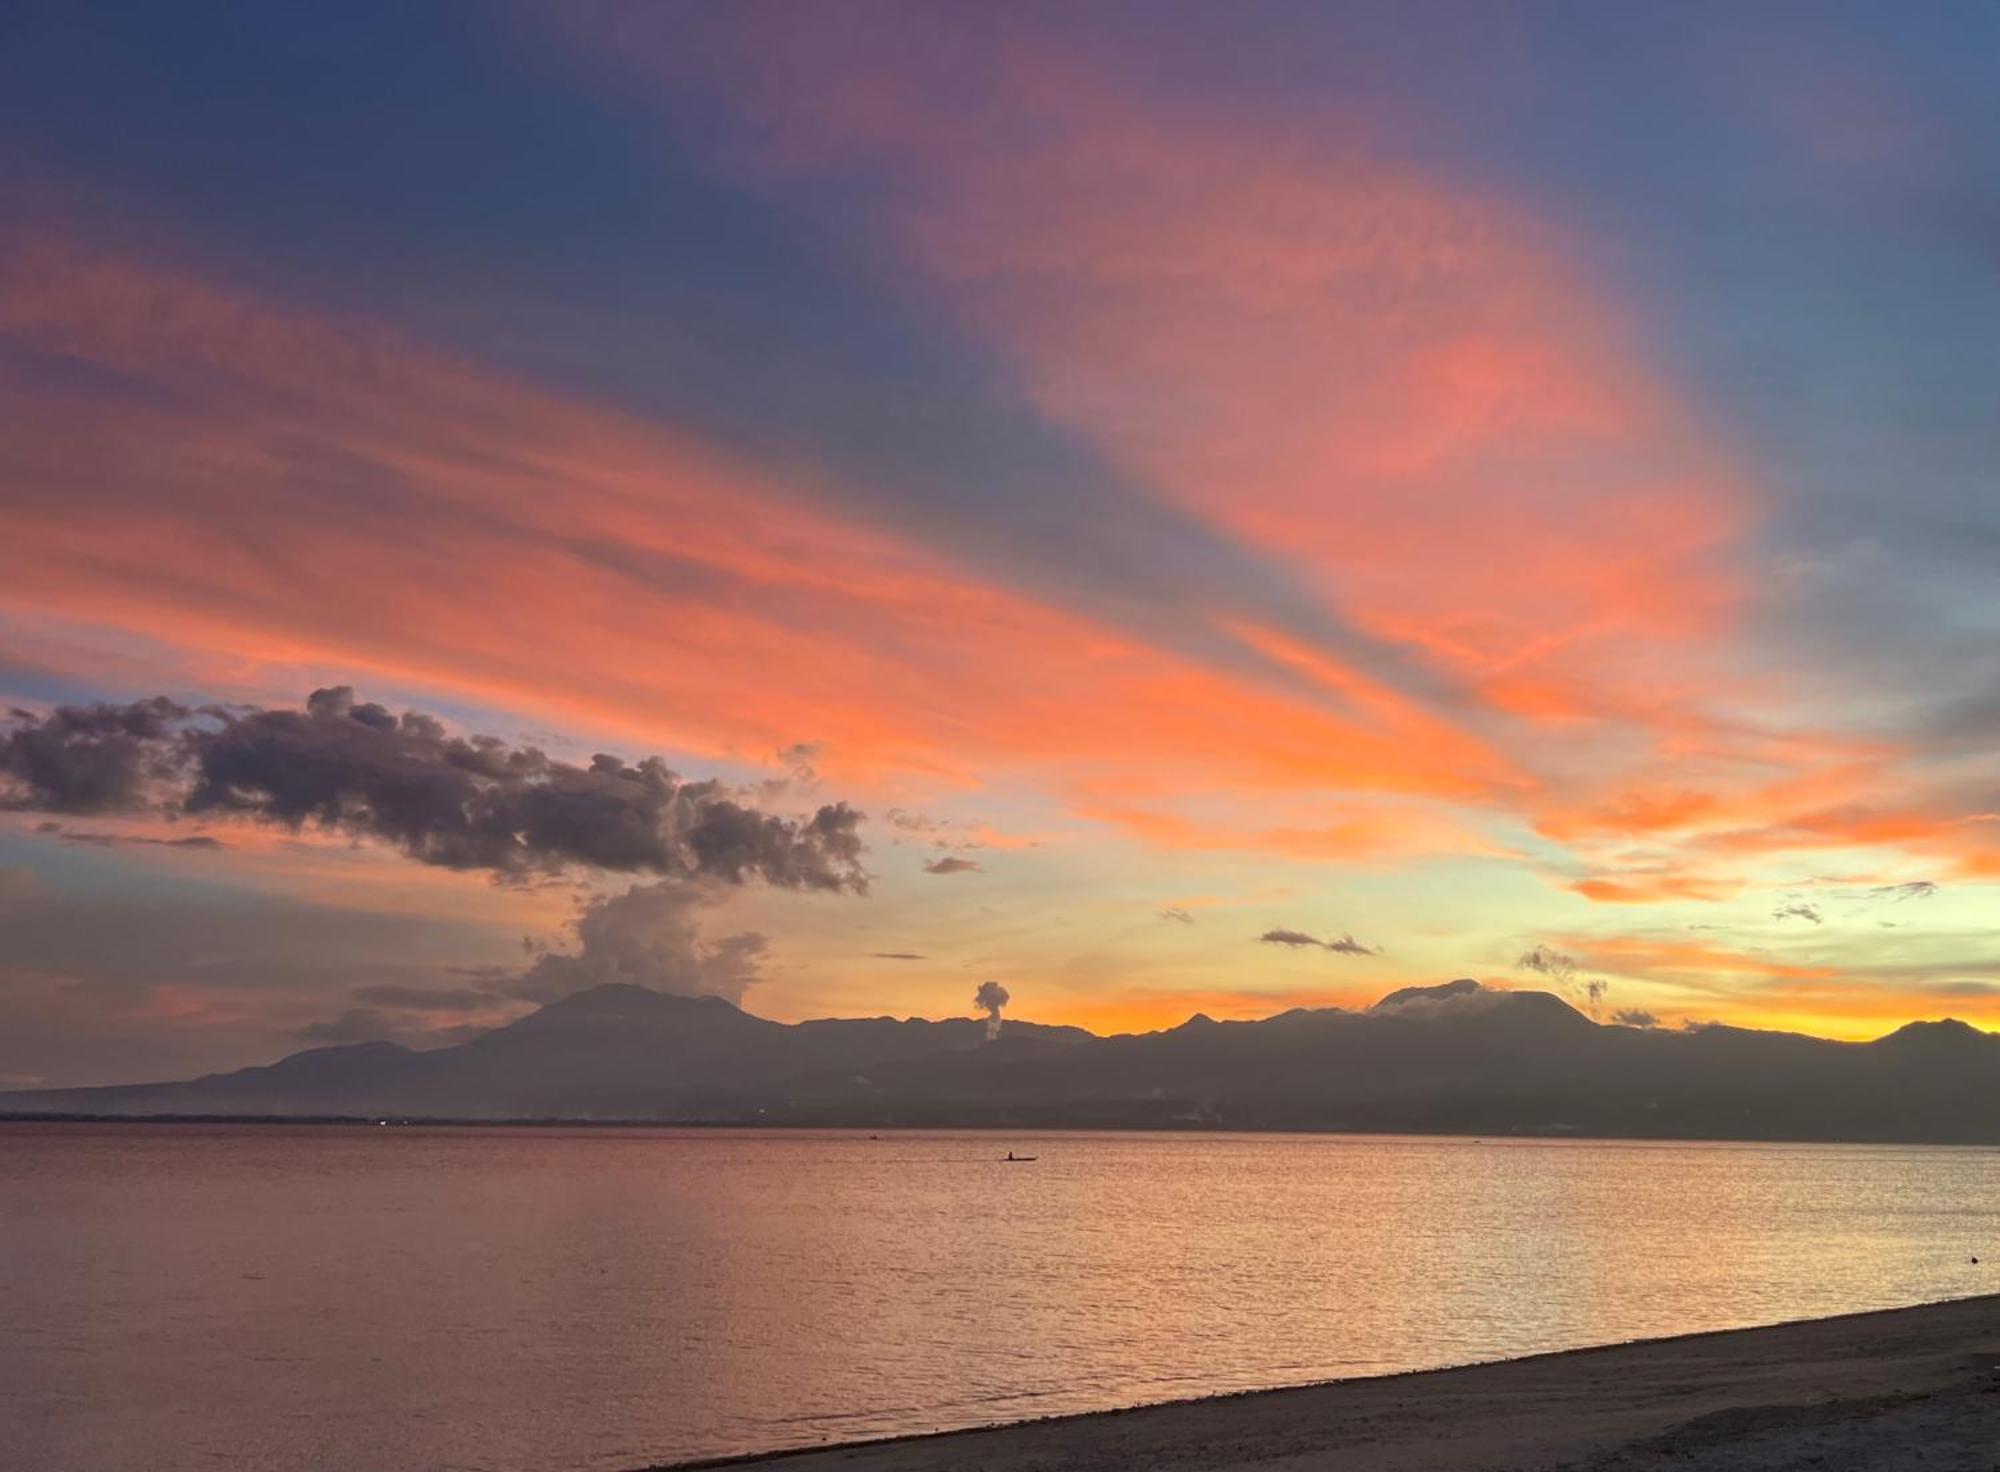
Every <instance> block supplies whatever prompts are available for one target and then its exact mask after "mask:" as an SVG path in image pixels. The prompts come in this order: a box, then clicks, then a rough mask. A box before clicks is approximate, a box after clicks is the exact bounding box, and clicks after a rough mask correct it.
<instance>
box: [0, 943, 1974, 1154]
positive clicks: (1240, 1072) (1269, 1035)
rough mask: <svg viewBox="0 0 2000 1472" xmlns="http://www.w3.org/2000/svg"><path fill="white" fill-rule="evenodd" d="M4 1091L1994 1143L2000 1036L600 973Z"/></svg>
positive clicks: (1464, 987)
mask: <svg viewBox="0 0 2000 1472" xmlns="http://www.w3.org/2000/svg"><path fill="white" fill-rule="evenodd" d="M0 1112H5V1113H12V1114H36V1113H41V1114H47V1113H78V1114H102V1115H156V1114H199V1115H349V1116H363V1115H365V1116H386V1115H394V1116H399V1117H422V1118H458V1119H496V1118H505V1119H529V1118H566V1119H661V1120H682V1121H736V1122H759V1123H790V1124H802V1125H803V1124H829V1125H831V1124H844V1125H858V1126H880V1125H995V1126H1000V1125H1006V1126H1016V1127H1018V1126H1036V1125H1042V1126H1072V1125H1097V1126H1119V1125H1129V1126H1144V1127H1169V1126H1182V1127H1187V1126H1203V1127H1212V1128H1230V1129H1315V1130H1360V1131H1444V1132H1454V1133H1472V1134H1578V1135H1624V1136H1649V1137H1674V1136H1682V1137H1694V1138H1725V1139H1759V1138H1763V1139H1838V1140H1864V1141H1866V1140H1875V1141H1889V1140H1905V1141H1936V1142H1963V1143H1974V1142H1978V1143H2000V1035H1995V1034H1991V1033H1985V1032H1981V1031H1979V1030H1977V1029H1976V1028H1972V1027H1968V1026H1967V1025H1966V1024H1964V1023H1962V1022H1956V1021H1944V1022H1919V1023H1911V1024H1910V1025H1909V1026H1907V1027H1903V1028H1900V1029H1898V1030H1897V1031H1896V1032H1894V1033H1891V1034H1890V1035H1889V1036H1887V1037H1884V1038H1881V1039H1878V1040H1877V1041H1875V1042H1872V1043H1837V1042H1829V1041H1827V1040H1825V1039H1822V1038H1810V1037H1803V1036H1800V1035H1798V1034H1794V1033H1773V1032H1757V1031H1752V1030H1748V1029H1743V1028H1733V1027H1720V1026H1713V1027H1701V1028H1696V1029H1692V1030H1686V1031H1654V1030H1640V1029H1636V1028H1630V1027H1620V1026H1601V1025H1599V1024H1597V1023H1595V1022H1592V1021H1591V1020H1590V1019H1589V1018H1588V1017H1585V1016H1584V1015H1583V1014H1582V1013H1580V1012H1578V1011H1577V1010H1576V1009H1575V1008H1573V1007H1571V1006H1569V1005H1568V1004H1567V1003H1565V1002H1563V1001H1562V1000H1561V999H1560V998H1557V997H1554V996H1551V995H1550V994H1548V993H1546V992H1535V991H1498V990H1494V989H1492V988H1489V987H1484V986H1481V985H1480V984H1479V983H1477V982H1475V981H1470V980H1459V981H1453V982H1448V983H1445V984H1444V985H1441V986H1430V987H1406V988H1404V989H1402V990H1400V991H1396V992H1392V993H1390V994H1389V995H1388V996H1386V997H1384V998H1383V999H1382V1000H1381V1001H1380V1002H1378V1003H1376V1005H1375V1006H1373V1007H1371V1008H1369V1009H1368V1010H1367V1011H1363V1012H1351V1011H1346V1010H1343V1009H1340V1008H1318V1009H1307V1008H1295V1009H1293V1010H1291V1011H1288V1012H1281V1013H1279V1014H1278V1015H1276V1016H1274V1017H1269V1018H1265V1019H1263V1020H1262V1021H1258V1022H1217V1021H1214V1020H1213V1019H1211V1018H1208V1017H1206V1016H1202V1015H1200V1014H1197V1015H1195V1016H1193V1017H1190V1018H1189V1019H1188V1020H1187V1021H1186V1022H1184V1023H1182V1024H1181V1025H1180V1026H1178V1027H1175V1028H1172V1029H1169V1030H1167V1031H1164V1032H1155V1033H1143V1034H1123V1035H1120V1036H1116V1037H1097V1036H1095V1035H1093V1034H1091V1033H1088V1032H1085V1031H1083V1030H1082V1029H1080V1028H1073V1027H1043V1026H1039V1025H1037V1024H1034V1023H1028V1022H1013V1021H1010V1022H1008V1023H1007V1024H1006V1026H1005V1028H1004V1030H1003V1031H1002V1033H1001V1035H1000V1036H999V1037H998V1038H997V1039H994V1040H993V1041H990V1042H989V1041H988V1040H987V1038H986V1028H985V1023H984V1022H983V1021H979V1020H974V1019H971V1018H962V1019H950V1020H946V1021H942V1022H930V1021H925V1020H923V1019H920V1018H909V1019H904V1020H897V1019H895V1018H889V1017H872V1018H827V1019H822V1020H818V1021H812V1022H801V1023H778V1022H771V1021H768V1020H766V1019H764V1018H760V1017H755V1016H752V1015H751V1014H749V1013H747V1012H744V1011H742V1010H740V1009H738V1008H736V1007H734V1006H731V1005H730V1004H729V1003H727V1002H725V1001H722V1000H720V999H719V998H715V997H681V996H670V995H666V994H664V993H660V992H654V991H650V990H647V989H646V988H644V987H637V986H601V987H596V988H593V989H591V990H589V991H584V992H579V993H577V994H576V995H574V996H571V997H567V998H564V999H563V1000H562V1001H559V1002H553V1003H551V1004H549V1005H548V1006H546V1007H543V1008H542V1009H541V1010H539V1011H537V1012H534V1013H532V1014H530V1015H529V1016H527V1017H524V1018H522V1019H520V1020H519V1021H518V1022H515V1023H513V1024H511V1025H509V1026H507V1027H503V1028H499V1029H496V1030H495V1031H493V1032H490V1033H487V1034H485V1035H483V1036H481V1037H477V1038H474V1039H472V1040H471V1041H469V1042H465V1043H461V1044H459V1045H457V1046H455V1047H450V1048H441V1049H438V1050H436V1051H435V1052H412V1051H410V1050H409V1049H406V1048H401V1047H398V1046H396V1045H394V1044H391V1043H363V1044H359V1045H355V1046H352V1047H341V1048H317V1049H313V1050H312V1051H309V1052H304V1053H297V1054H294V1055H293V1056H291V1057H289V1058H286V1059H284V1060H282V1061H281V1062H278V1063H275V1064H272V1065H271V1066H269V1067H266V1068H246V1069H243V1070H241V1071H239V1072H236V1073H228V1074H215V1075H211V1076H209V1077H206V1078H200V1079H194V1080H191V1081H189V1082H186V1083H169V1084H145V1085H132V1086H128V1087H120V1088H108V1089H70V1090H59V1091H42V1092H35V1093H13V1094H0Z"/></svg>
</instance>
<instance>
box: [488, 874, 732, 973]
mask: <svg viewBox="0 0 2000 1472" xmlns="http://www.w3.org/2000/svg"><path fill="white" fill-rule="evenodd" d="M713 898H714V895H713V893H712V891H711V890H710V889H708V888H705V887H703V886H699V885H687V884H676V883H674V882H672V881H671V880H661V881H659V882H658V883H654V884H635V885H633V886H632V887H631V888H630V889H628V890H626V891H625V892H624V893H623V894H616V895H608V896H605V897H603V898H600V899H596V900H593V901H591V902H590V904H589V905H587V906H585V908H584V911H583V914H582V915H581V916H579V917H578V919H577V922H576V937H577V949H576V950H575V951H573V952H557V951H549V952H544V953H543V954H542V955H540V956H538V957H537V958H536V959H535V961H534V963H533V964H532V965H530V966H529V967H528V968H527V969H526V970H524V971H520V972H515V973H511V974H499V975H493V974H487V975H486V976H484V977H483V978H482V979H483V980H486V981H487V982H488V983H489V984H491V985H493V986H495V987H496V988H497V989H498V990H501V991H503V992H505V993H506V994H507V995H508V996H512V997H519V998H522V999H524V1000H527V1001H533V1002H551V1001H554V1000H555V999H556V998H558V997H566V996H568V995H569V994H570V993H572V992H578V991H582V990H584V989H585V988H586V987H593V986H602V985H605V984H606V983H609V982H628V983H631V984H633V985H636V986H644V987H651V988H652V989H653V990H654V991H661V992H672V993H675V994H677V995H680V996H689V997H694V996H712V997H721V998H723V999H725V1000H726V1001H730V1002H740V1001H742V999H743V993H744V992H745V991H746V990H747V989H748V988H749V987H750V986H751V984H752V983H754V982H756V981H757V980H758V977H759V969H760V967H761V964H762V962H763V958H764V953H765V951H766V950H767V949H768V948H769V942H768V941H767V940H766V939H765V938H764V937H763V936H762V935H759V934H757V933H756V932H755V931H744V932H742V933H740V934H737V935H731V936H725V937H723V938H722V939H721V940H718V941H714V942H709V941H706V940H704V939H703V937H702V933H701V926H700V923H699V919H698V916H699V912H700V911H701V910H702V909H703V908H704V907H705V906H706V905H708V904H709V903H710V902H711V901H712V900H713Z"/></svg>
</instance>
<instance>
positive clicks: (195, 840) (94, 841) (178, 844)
mask: <svg viewBox="0 0 2000 1472" xmlns="http://www.w3.org/2000/svg"><path fill="white" fill-rule="evenodd" d="M35 831H36V832H37V833H46V834H48V835H49V836H50V837H51V838H60V839H61V840H62V841H63V842H64V843H81V844H86V845H88V846H90V847H92V848H127V847H134V846H136V847H141V848H146V847H150V848H180V849H196V850H200V851H203V852H207V853H213V852H215V851H216V850H218V849H224V848H227V847H228V846H229V845H228V844H226V843H224V842H223V841H222V840H221V839H219V838H214V837H211V836H210V835H208V834H206V833H194V834H190V835H188V836H187V837H186V838H154V837H152V836H150V835H148V834H144V833H100V832H96V831H94V830H91V829H85V828H65V827H64V826H63V825H62V824H60V823H37V824H36V825H35Z"/></svg>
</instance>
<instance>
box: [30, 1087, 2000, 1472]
mask: <svg viewBox="0 0 2000 1472" xmlns="http://www.w3.org/2000/svg"><path fill="white" fill-rule="evenodd" d="M1009 1147H1017V1148H1019V1149H1020V1150H1021V1151H1022V1153H1024V1154H1035V1155H1037V1156H1039V1159H1038V1160H1037V1161H1036V1162H1035V1163H1033V1164H1032V1165H1008V1164H1005V1163H1003V1162H1002V1161H1001V1160H1000V1158H999V1157H1000V1155H1001V1154H1002V1153H1004V1151H1005V1150H1006V1149H1007V1148H1009ZM1997 1163H2000V1153H1996V1152H1993V1151H1982V1150H1950V1149H1921V1148H1916V1149H1905V1148H1890V1147H1867V1148H1845V1147H1837V1146H1757V1145H1675V1144H1655V1143H1635V1144H1603V1143H1592V1142H1576V1141H1562V1142H1535V1141H1491V1142H1474V1141H1468V1140H1429V1139H1424V1140H1410V1139H1383V1138H1329V1137H1310V1136H1281V1137H1280V1136H1200V1137H1190V1136H1174V1135H1138V1136H1132V1135H1125V1136H1117V1135H1108V1136H1107V1135H1099V1136H1084V1135H1055V1136H1046V1137H1040V1138H1037V1139H1033V1140H1028V1139H1008V1140H997V1141H996V1140H995V1139H994V1138H992V1137H989V1136H978V1135H949V1134H890V1135H884V1136H883V1137H882V1138H880V1139H870V1138H869V1137H867V1136H866V1135H803V1136H802V1135H791V1136H785V1135H774V1134H754V1133H737V1132H717V1131H710V1132H701V1131H696V1132H673V1131H552V1130H514V1131H509V1130H419V1129H396V1130H359V1129H354V1130H343V1129H280V1128H268V1127H267V1128H196V1127H180V1128H172V1129H161V1128H147V1127H129V1126H103V1127H99V1126H0V1240H4V1241H5V1242H6V1244H7V1251H6V1253H5V1254H4V1257H0V1312H4V1317H5V1322H6V1323H7V1325H8V1332H9V1337H10V1353H9V1354H7V1355H5V1356H0V1429H4V1431H5V1433H6V1440H7V1442H8V1443H9V1444H10V1445H11V1446H12V1447H13V1448H14V1449H15V1454H16V1455H20V1456H22V1457H23V1460H22V1463H21V1464H22V1465H25V1466H35V1467H40V1468H50V1469H58V1468H79V1469H82V1468H89V1469H93V1472H101V1469H116V1468H135V1469H136V1468H141V1467H144V1468H149V1469H150V1468H162V1469H168V1472H173V1469H179V1468H184V1467H187V1468H191V1467H196V1466H204V1465H212V1464H213V1463H214V1462H215V1461H216V1460H218V1459H221V1460H223V1461H225V1462H227V1463H230V1464H241V1465H257V1466H260V1467H269V1468H274V1469H276V1468H304V1467H318V1466H326V1465H347V1466H359V1465H393V1466H412V1465H423V1466H439V1467H463V1468H495V1469H515V1468H529V1467H533V1468H572V1467H573V1468H617V1467H629V1466H633V1465H637V1464H641V1463H645V1462H648V1461H659V1460H664V1459H668V1458H676V1457H685V1456H694V1455H700V1454H705V1453H719V1452H728V1451H739V1450H745V1449H752V1448H759V1447H773V1446H780V1445H795V1444H809V1443H812V1442H816V1441H820V1440H824V1439H843V1438H847V1437H854V1436H868V1435H881V1434H887V1433H893V1432H902V1431H911V1430H928V1429H932V1428H937V1427H947V1426H961V1425H968V1424H975V1423H979V1422H984V1421H993V1420H1003V1419H1010V1418H1014V1417H1018V1416H1025V1415H1045V1414H1051V1413H1054V1412H1059V1411H1068V1410H1083V1409H1092V1408H1098V1407H1102V1406H1107V1405H1117V1404H1128V1403H1133V1402H1138V1401H1146V1400H1158V1399H1166V1398H1172V1397H1177V1396H1185V1395H1193V1394H1200V1393H1204V1392H1207V1391H1210V1390H1226V1389H1242V1388H1248V1387H1254V1386H1262V1385H1273V1384H1282V1383H1288V1382H1292V1381H1298V1380H1305V1379H1315V1378H1325V1377H1331V1376H1341V1375H1353V1374H1363V1373H1371V1372H1378V1371H1384V1370H1392V1369H1406V1368H1413V1367H1418V1366H1428V1365H1439V1364H1449V1363H1460V1362H1464V1361H1468V1360H1475V1359H1488V1358H1495V1357H1501V1356H1507V1355H1515V1354H1521V1353H1526V1352H1531V1351H1537V1350H1546V1349H1555V1348H1562V1347H1568V1346H1573V1345H1580V1344H1589V1343H1599V1342H1605V1341H1609V1340H1616V1339H1626V1338H1633V1337H1639V1336H1647V1335H1657V1334H1666V1333H1676V1332H1682V1331H1686V1330H1692V1329H1705V1328H1720V1327H1726V1326H1731V1325H1738V1324H1747V1323H1755V1322H1765V1321H1770V1320H1776V1319H1783V1318H1794V1317H1800V1316H1805V1315H1812V1314H1821V1313H1831V1312H1837V1311H1841V1310H1848V1309H1859V1308H1871V1307H1882V1306H1887V1305H1891V1304H1897V1303H1907V1302H1916V1301H1919V1300H1923V1299H1928V1298H1936V1297H1943V1296H1948V1295H1954V1294H1962V1293H1968V1292H1974V1291H1979V1290H1981V1289H1982V1288H1984V1287H1987V1286H1989V1285H1988V1284H1987V1282H1986V1280H1985V1279H1984V1278H1982V1277H1980V1273H1981V1271H1982V1270H1981V1269H1980V1268H1978V1267H1975V1266H1972V1265H1971V1263H1970V1258H1971V1257H1972V1256H1973V1255H1975V1254H1977V1255H1982V1256H1987V1257H2000V1202H1996V1198H1995V1195H1994V1193H1993V1186H1994V1172H1995V1166H1996V1164H1997Z"/></svg>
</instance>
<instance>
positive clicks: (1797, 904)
mask: <svg viewBox="0 0 2000 1472" xmlns="http://www.w3.org/2000/svg"><path fill="white" fill-rule="evenodd" d="M1771 918H1772V919H1773V920H1805V921H1809V922H1811V923H1812V924H1814V925H1818V924H1820V923H1821V922H1822V919H1823V917H1822V916H1821V915H1820V912H1819V910H1818V908H1817V907H1816V906H1813V905H1809V904H1807V903H1806V902H1805V901H1804V900H1788V901H1786V902H1785V903H1784V904H1782V905H1780V906H1778V908H1777V909H1775V910H1773V911H1772V912H1771Z"/></svg>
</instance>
